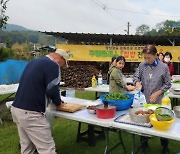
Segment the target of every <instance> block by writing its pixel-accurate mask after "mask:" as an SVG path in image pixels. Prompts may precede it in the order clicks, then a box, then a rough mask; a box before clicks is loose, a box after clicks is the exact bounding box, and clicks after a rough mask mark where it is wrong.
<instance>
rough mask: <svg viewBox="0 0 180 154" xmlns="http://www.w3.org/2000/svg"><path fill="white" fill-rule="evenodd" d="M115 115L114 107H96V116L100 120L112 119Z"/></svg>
mask: <svg viewBox="0 0 180 154" xmlns="http://www.w3.org/2000/svg"><path fill="white" fill-rule="evenodd" d="M115 113H116V107H115V106H108V107H104V106H103V105H102V106H98V107H97V108H96V115H97V117H98V118H101V119H109V118H114V117H115Z"/></svg>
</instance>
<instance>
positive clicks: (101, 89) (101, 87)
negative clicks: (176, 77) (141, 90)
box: [84, 84, 180, 105]
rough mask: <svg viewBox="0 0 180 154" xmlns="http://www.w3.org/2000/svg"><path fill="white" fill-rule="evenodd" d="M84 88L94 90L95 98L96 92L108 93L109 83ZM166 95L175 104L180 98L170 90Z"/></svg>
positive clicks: (133, 92)
mask: <svg viewBox="0 0 180 154" xmlns="http://www.w3.org/2000/svg"><path fill="white" fill-rule="evenodd" d="M84 90H85V91H91V92H96V98H97V93H98V92H101V93H109V85H105V84H103V85H98V86H97V87H96V88H92V87H88V88H84ZM136 92H137V90H134V91H128V92H127V93H131V94H135V93H136ZM168 96H169V97H171V98H173V102H174V103H175V105H178V98H180V95H174V94H173V93H172V92H171V90H170V91H169V94H168Z"/></svg>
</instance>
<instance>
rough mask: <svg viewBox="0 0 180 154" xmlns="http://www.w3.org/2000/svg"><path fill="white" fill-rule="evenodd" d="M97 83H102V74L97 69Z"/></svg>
mask: <svg viewBox="0 0 180 154" xmlns="http://www.w3.org/2000/svg"><path fill="white" fill-rule="evenodd" d="M98 85H102V74H101V71H99V75H98Z"/></svg>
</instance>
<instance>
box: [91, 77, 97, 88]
mask: <svg viewBox="0 0 180 154" xmlns="http://www.w3.org/2000/svg"><path fill="white" fill-rule="evenodd" d="M91 80H92V88H96V87H97V80H96V77H95V75H93V77H92V79H91Z"/></svg>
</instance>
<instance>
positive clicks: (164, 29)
mask: <svg viewBox="0 0 180 154" xmlns="http://www.w3.org/2000/svg"><path fill="white" fill-rule="evenodd" d="M179 23H180V21H172V20H166V21H163V22H160V23H157V24H156V28H153V29H151V30H150V29H149V26H148V25H144V24H143V25H141V26H139V27H137V29H136V34H138V35H156V36H162V35H163V36H180V27H175V28H173V24H179Z"/></svg>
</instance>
